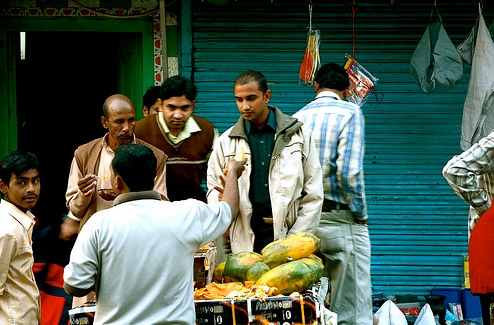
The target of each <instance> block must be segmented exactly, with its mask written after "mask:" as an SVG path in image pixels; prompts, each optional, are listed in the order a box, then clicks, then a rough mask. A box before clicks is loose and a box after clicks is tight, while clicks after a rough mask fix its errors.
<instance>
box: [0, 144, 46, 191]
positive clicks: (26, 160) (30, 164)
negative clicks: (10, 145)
mask: <svg viewBox="0 0 494 325" xmlns="http://www.w3.org/2000/svg"><path fill="white" fill-rule="evenodd" d="M30 169H37V170H38V171H39V163H38V158H37V157H36V156H35V155H34V154H33V153H30V152H22V151H19V150H16V151H12V152H11V153H9V154H8V155H7V156H5V157H4V158H3V159H2V160H0V179H1V180H2V181H3V182H4V183H5V184H6V185H7V186H8V185H9V182H10V178H11V177H12V175H15V176H20V175H21V174H22V173H23V172H25V171H27V170H30Z"/></svg>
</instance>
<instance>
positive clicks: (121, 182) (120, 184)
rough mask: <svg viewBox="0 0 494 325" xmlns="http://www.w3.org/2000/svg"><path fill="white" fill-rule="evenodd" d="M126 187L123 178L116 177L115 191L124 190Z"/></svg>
mask: <svg viewBox="0 0 494 325" xmlns="http://www.w3.org/2000/svg"><path fill="white" fill-rule="evenodd" d="M124 187H125V182H124V180H123V178H122V177H121V176H119V175H117V176H115V189H116V190H117V189H118V190H120V191H121V190H122V189H123V188H124Z"/></svg>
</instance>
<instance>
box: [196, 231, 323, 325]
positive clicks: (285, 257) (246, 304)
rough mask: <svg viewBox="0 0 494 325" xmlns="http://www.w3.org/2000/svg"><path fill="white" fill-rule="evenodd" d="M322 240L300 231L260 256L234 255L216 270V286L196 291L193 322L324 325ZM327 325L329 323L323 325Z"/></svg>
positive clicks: (250, 253) (269, 245) (280, 241)
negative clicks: (319, 286)
mask: <svg viewBox="0 0 494 325" xmlns="http://www.w3.org/2000/svg"><path fill="white" fill-rule="evenodd" d="M319 246H320V240H319V238H317V237H316V236H314V235H313V234H312V233H308V232H304V233H299V234H296V235H293V236H289V237H286V238H284V239H280V240H277V241H274V242H272V243H270V244H268V245H266V247H264V248H263V250H262V251H261V254H258V253H254V252H239V253H236V254H232V255H230V256H229V257H228V259H227V260H226V261H225V262H222V263H219V264H218V265H217V266H216V267H215V269H214V282H212V283H210V284H208V285H206V286H205V287H203V288H199V289H197V290H195V292H194V300H195V305H196V323H197V324H214V320H217V319H218V317H220V318H221V319H222V321H223V323H225V324H237V325H241V324H264V322H265V321H269V322H275V323H274V324H276V322H279V324H285V323H287V324H298V323H300V324H307V325H310V324H323V322H322V321H321V318H320V315H321V310H322V309H324V306H323V305H322V304H320V300H321V299H318V295H319V291H318V289H317V288H318V285H317V284H318V282H319V280H320V278H321V275H322V271H323V268H324V266H323V263H322V261H321V259H320V258H319V257H317V256H316V255H314V253H315V252H317V250H318V249H319ZM326 324H329V323H326Z"/></svg>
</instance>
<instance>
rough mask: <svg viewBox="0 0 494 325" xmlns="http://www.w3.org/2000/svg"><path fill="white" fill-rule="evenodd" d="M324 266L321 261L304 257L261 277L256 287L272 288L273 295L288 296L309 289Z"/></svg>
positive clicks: (279, 266)
mask: <svg viewBox="0 0 494 325" xmlns="http://www.w3.org/2000/svg"><path fill="white" fill-rule="evenodd" d="M323 269H324V265H323V264H322V261H321V259H319V258H315V255H314V257H312V256H311V257H304V258H301V259H299V260H296V261H291V262H287V263H284V264H281V265H278V266H276V267H274V268H272V269H271V270H269V271H268V272H266V273H264V274H263V275H261V277H260V278H259V279H258V280H257V282H256V284H257V285H267V286H269V287H274V288H275V289H274V290H273V295H278V294H282V295H290V294H291V293H292V292H302V291H304V290H307V289H308V288H310V287H311V286H312V285H313V284H314V283H316V282H317V281H318V280H319V279H320V278H321V276H322V272H323Z"/></svg>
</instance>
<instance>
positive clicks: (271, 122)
mask: <svg viewBox="0 0 494 325" xmlns="http://www.w3.org/2000/svg"><path fill="white" fill-rule="evenodd" d="M244 123H245V132H246V133H247V137H248V139H249V147H250V150H251V152H252V155H251V157H252V174H251V175H250V182H251V187H250V189H251V190H250V198H251V202H253V203H261V204H263V205H265V206H267V207H271V198H270V197H269V184H268V179H269V162H270V160H271V153H272V152H273V147H274V137H275V134H276V118H275V116H274V113H272V112H271V111H270V112H269V115H268V120H267V122H266V125H264V126H263V127H262V128H261V129H260V130H259V129H258V128H257V127H256V126H255V125H254V124H252V123H251V122H249V121H244Z"/></svg>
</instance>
